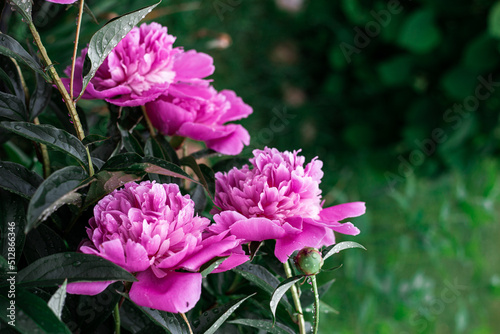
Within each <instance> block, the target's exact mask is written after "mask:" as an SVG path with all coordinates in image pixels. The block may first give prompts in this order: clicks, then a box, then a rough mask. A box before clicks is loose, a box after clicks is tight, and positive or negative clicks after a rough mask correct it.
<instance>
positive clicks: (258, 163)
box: [210, 147, 365, 262]
mask: <svg viewBox="0 0 500 334" xmlns="http://www.w3.org/2000/svg"><path fill="white" fill-rule="evenodd" d="M299 152H300V150H299V151H294V152H293V153H291V152H288V151H285V152H283V153H281V152H279V151H278V150H276V149H274V148H273V149H270V148H267V147H266V148H265V149H264V150H254V151H253V154H254V158H252V159H250V162H251V163H252V165H253V168H252V169H250V167H249V166H248V165H245V166H243V168H242V169H237V168H233V169H232V170H230V171H229V172H228V173H220V172H219V173H217V174H216V175H215V178H216V183H215V185H216V191H215V196H216V197H215V200H214V203H215V205H217V206H218V207H219V208H220V209H216V210H214V211H213V213H216V215H215V216H214V220H215V221H216V223H217V224H215V225H213V226H211V227H210V229H211V231H213V232H214V233H223V231H226V230H230V231H231V234H232V235H235V236H237V237H238V238H240V239H243V240H246V241H247V242H249V241H262V240H266V239H276V248H275V252H274V254H275V255H276V257H277V258H278V259H279V260H280V261H281V262H285V261H286V260H287V259H288V257H289V256H290V255H291V254H292V253H293V252H294V251H296V250H299V249H302V248H304V247H314V248H320V247H323V246H328V245H332V244H334V243H335V236H334V234H333V231H336V232H339V233H343V234H350V235H356V234H358V233H359V229H358V228H356V227H355V226H354V225H352V224H351V223H343V224H342V223H339V221H340V220H343V219H345V218H348V217H357V216H360V215H362V214H364V212H365V204H364V203H362V202H353V203H346V204H340V205H336V206H333V207H330V208H322V203H321V190H320V188H319V183H320V182H321V178H322V177H323V172H322V170H321V167H322V165H323V163H322V162H321V161H320V160H317V159H316V158H315V159H313V160H312V161H311V162H310V163H308V164H307V165H306V166H305V167H304V161H305V158H304V157H303V156H300V155H298V153H299Z"/></svg>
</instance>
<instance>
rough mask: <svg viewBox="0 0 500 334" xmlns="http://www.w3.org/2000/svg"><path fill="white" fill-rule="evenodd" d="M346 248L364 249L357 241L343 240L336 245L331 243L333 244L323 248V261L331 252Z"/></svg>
mask: <svg viewBox="0 0 500 334" xmlns="http://www.w3.org/2000/svg"><path fill="white" fill-rule="evenodd" d="M348 248H363V249H364V250H366V248H365V247H363V245H360V244H358V243H357V242H354V241H344V242H341V243H338V244H336V245H333V246H331V247H328V248H327V249H325V250H324V251H323V254H324V255H323V261H324V260H326V259H328V258H329V257H330V256H332V255H333V254H336V253H339V252H340V251H343V250H344V249H348Z"/></svg>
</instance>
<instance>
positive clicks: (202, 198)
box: [189, 184, 207, 215]
mask: <svg viewBox="0 0 500 334" xmlns="http://www.w3.org/2000/svg"><path fill="white" fill-rule="evenodd" d="M189 195H190V196H191V199H192V200H193V201H194V211H195V212H196V213H197V214H198V215H201V214H202V213H203V210H205V207H206V206H207V195H206V194H205V190H203V186H202V185H200V184H197V185H196V187H194V189H193V191H192V192H191V193H190V194H189Z"/></svg>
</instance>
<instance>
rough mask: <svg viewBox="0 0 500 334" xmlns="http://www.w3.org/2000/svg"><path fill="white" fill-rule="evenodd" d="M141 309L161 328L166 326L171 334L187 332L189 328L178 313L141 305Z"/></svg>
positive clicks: (186, 333)
mask: <svg viewBox="0 0 500 334" xmlns="http://www.w3.org/2000/svg"><path fill="white" fill-rule="evenodd" d="M142 309H143V310H144V312H146V313H147V314H148V315H149V316H150V317H151V318H152V319H154V320H155V321H156V322H157V323H158V324H160V325H161V326H162V327H163V328H166V329H167V330H168V331H169V332H170V333H171V334H189V328H188V327H187V324H186V322H185V321H184V319H182V317H181V316H180V315H178V314H175V313H168V312H163V311H158V310H154V309H150V308H147V307H143V308H142Z"/></svg>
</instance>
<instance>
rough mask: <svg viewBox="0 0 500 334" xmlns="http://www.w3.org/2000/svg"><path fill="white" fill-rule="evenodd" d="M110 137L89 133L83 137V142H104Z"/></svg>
mask: <svg viewBox="0 0 500 334" xmlns="http://www.w3.org/2000/svg"><path fill="white" fill-rule="evenodd" d="M108 139H109V137H104V136H100V135H88V136H86V137H85V138H83V140H82V144H83V145H85V146H89V145H92V144H96V143H100V142H103V141H105V140H108Z"/></svg>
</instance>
